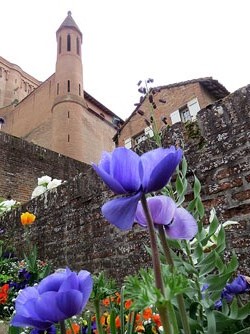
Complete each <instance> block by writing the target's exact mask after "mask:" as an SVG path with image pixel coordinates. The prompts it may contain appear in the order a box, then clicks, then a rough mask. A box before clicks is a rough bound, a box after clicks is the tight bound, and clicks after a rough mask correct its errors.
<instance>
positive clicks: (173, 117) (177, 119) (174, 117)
mask: <svg viewBox="0 0 250 334" xmlns="http://www.w3.org/2000/svg"><path fill="white" fill-rule="evenodd" d="M170 118H171V122H172V124H175V123H177V122H181V117H180V112H179V109H178V110H176V111H174V112H172V113H171V114H170Z"/></svg>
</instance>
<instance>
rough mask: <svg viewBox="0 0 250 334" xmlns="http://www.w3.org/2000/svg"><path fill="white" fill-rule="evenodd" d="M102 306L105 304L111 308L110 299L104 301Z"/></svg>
mask: <svg viewBox="0 0 250 334" xmlns="http://www.w3.org/2000/svg"><path fill="white" fill-rule="evenodd" d="M102 304H103V305H104V306H109V304H110V298H109V297H107V298H105V299H103V301H102Z"/></svg>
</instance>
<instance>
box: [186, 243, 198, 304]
mask: <svg viewBox="0 0 250 334" xmlns="http://www.w3.org/2000/svg"><path fill="white" fill-rule="evenodd" d="M184 244H185V250H186V254H187V257H188V260H189V263H190V264H191V266H192V267H195V265H194V262H193V259H192V256H191V252H190V249H189V247H188V244H187V242H186V241H184ZM194 281H195V284H196V286H197V292H198V297H199V301H201V300H202V293H201V286H200V283H199V280H198V278H197V275H195V276H194Z"/></svg>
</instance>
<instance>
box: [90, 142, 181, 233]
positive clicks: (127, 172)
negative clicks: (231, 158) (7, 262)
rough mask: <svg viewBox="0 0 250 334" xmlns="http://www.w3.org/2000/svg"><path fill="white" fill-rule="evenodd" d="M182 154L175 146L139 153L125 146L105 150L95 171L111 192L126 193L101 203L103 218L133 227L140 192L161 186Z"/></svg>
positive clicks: (94, 165) (167, 179)
mask: <svg viewBox="0 0 250 334" xmlns="http://www.w3.org/2000/svg"><path fill="white" fill-rule="evenodd" d="M181 158H182V150H181V149H179V148H178V149H176V148H175V147H174V146H171V147H170V148H166V149H164V148H157V149H155V150H152V151H149V152H147V153H144V154H143V155H142V156H138V155H137V154H136V153H135V152H133V151H131V150H129V149H126V148H124V147H118V148H116V149H115V150H114V151H113V152H112V153H108V152H104V153H103V155H102V159H101V161H100V162H99V164H98V165H96V164H93V168H94V169H95V171H96V172H97V174H98V175H99V176H100V177H101V178H102V179H103V181H104V182H105V183H106V184H107V186H108V187H109V188H110V189H111V190H113V192H114V193H116V194H120V195H128V196H126V197H121V198H116V199H114V200H111V201H109V202H107V203H106V204H104V206H103V207H102V213H103V215H104V216H105V218H106V219H107V220H108V221H109V222H110V223H112V224H114V225H115V226H117V227H119V228H120V229H122V230H126V229H129V228H131V227H132V225H133V223H134V217H135V211H136V208H137V203H138V201H139V200H140V198H141V196H142V194H146V193H149V192H152V191H158V190H160V189H162V188H163V187H164V186H165V185H166V184H167V183H168V182H169V180H170V178H171V176H172V174H173V173H174V171H175V169H176V167H177V166H178V164H179V163H180V161H181Z"/></svg>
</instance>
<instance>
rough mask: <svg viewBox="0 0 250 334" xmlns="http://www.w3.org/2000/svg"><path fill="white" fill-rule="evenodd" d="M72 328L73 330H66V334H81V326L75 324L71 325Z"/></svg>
mask: <svg viewBox="0 0 250 334" xmlns="http://www.w3.org/2000/svg"><path fill="white" fill-rule="evenodd" d="M71 327H72V329H71V328H68V329H67V330H66V334H78V333H79V331H80V326H79V325H78V324H76V323H73V324H71ZM72 330H73V331H72Z"/></svg>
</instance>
